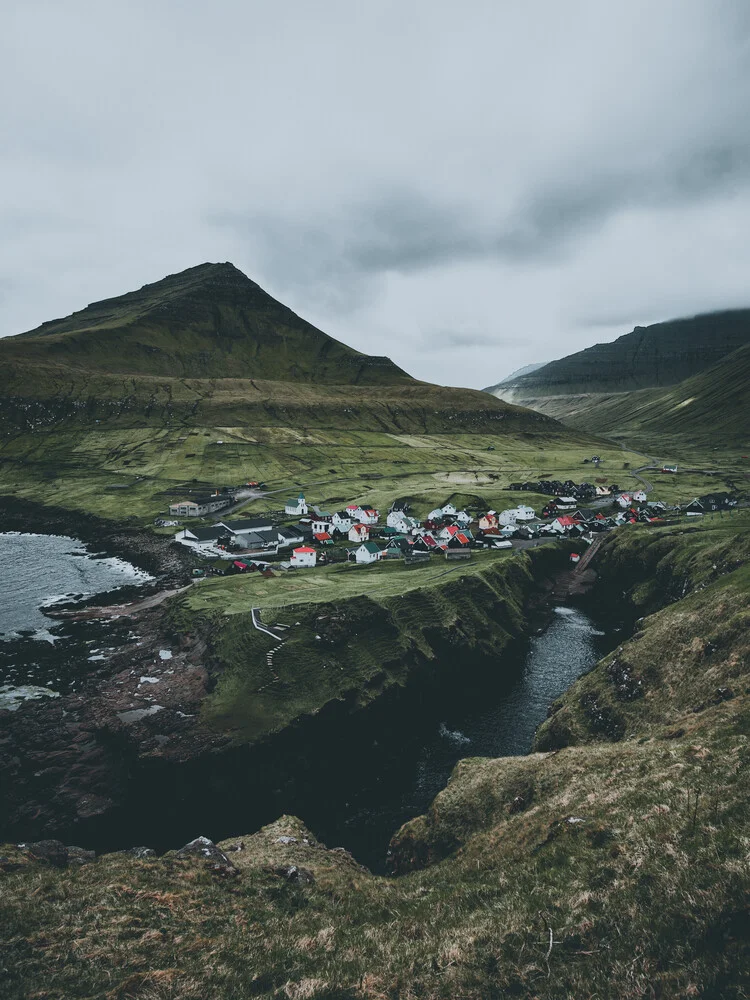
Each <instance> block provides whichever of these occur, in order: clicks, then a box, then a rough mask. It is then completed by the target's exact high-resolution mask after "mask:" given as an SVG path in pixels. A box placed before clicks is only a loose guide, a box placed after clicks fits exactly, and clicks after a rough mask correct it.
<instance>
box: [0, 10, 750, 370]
mask: <svg viewBox="0 0 750 1000" xmlns="http://www.w3.org/2000/svg"><path fill="white" fill-rule="evenodd" d="M0 86H1V87H2V94H3V100H2V101H1V102H0V334H2V335H7V334H12V333H19V332H21V331H22V330H26V329H29V328H31V327H34V326H36V325H37V324H39V323H40V322H42V321H43V320H46V319H52V318H54V317H56V316H61V315H65V314H67V313H69V312H72V311H73V310H74V309H76V308H81V307H82V306H84V305H85V304H86V303H88V302H91V301H94V300H96V299H101V298H105V297H108V296H111V295H116V294H119V293H121V292H125V291H128V290H130V289H132V288H136V287H139V286H141V285H143V284H145V283H146V282H150V281H155V280H157V279H158V278H161V277H163V276H164V275H165V274H168V273H172V272H175V271H180V270H182V269H183V268H185V267H190V266H192V265H194V264H198V263H201V262H203V261H207V260H210V261H224V260H230V261H232V262H233V263H234V264H236V266H237V267H239V268H240V269H241V270H242V271H244V272H245V273H246V274H248V275H249V276H250V277H252V278H253V279H254V280H256V281H258V282H259V283H260V284H261V285H263V287H264V288H266V289H267V290H268V291H269V292H270V293H271V294H273V295H275V296H276V297H277V298H280V299H282V300H283V301H284V302H285V303H287V304H288V305H290V306H291V307H292V308H293V309H294V310H295V311H297V312H298V313H300V314H301V315H303V316H304V317H305V318H306V319H309V320H310V321H311V322H313V323H315V324H316V325H317V326H319V327H321V328H322V329H323V330H325V331H326V332H328V333H330V334H332V335H333V336H336V337H338V338H339V339H341V340H343V341H345V342H346V343H348V344H351V345H352V346H354V347H357V348H359V349H360V350H363V351H366V352H368V353H372V354H388V355H390V356H391V357H392V358H393V359H394V360H395V361H396V362H397V363H398V364H400V365H402V366H403V367H404V368H406V369H407V370H408V371H409V372H411V373H412V374H413V375H415V376H417V377H418V378H423V379H427V380H430V381H436V382H442V383H447V384H453V385H467V386H474V387H477V388H480V387H482V386H485V385H487V384H489V383H492V382H496V381H498V380H499V379H500V378H502V377H503V376H505V375H507V374H509V373H510V372H511V371H512V370H513V369H515V368H517V367H519V366H520V365H524V364H528V363H532V362H538V361H545V360H551V359H553V358H555V357H561V356H563V355H565V354H568V353H570V352H571V351H573V350H578V349H580V348H582V347H586V346H588V345H590V344H593V343H596V342H600V341H603V340H612V339H614V337H616V336H618V335H620V334H621V333H626V332H628V331H629V330H631V329H632V327H633V326H634V325H636V324H639V323H640V324H645V323H649V322H653V321H657V320H660V319H668V318H671V317H675V316H679V315H689V314H693V313H696V312H701V311H706V310H711V309H716V308H727V307H732V306H743V305H750V284H749V276H750V239H748V235H747V234H748V233H749V232H750V128H748V121H749V120H750V116H749V111H750V2H749V0H627V2H619V3H616V2H614V0H612V2H602V0H536V2H534V3H528V4H527V3H518V2H516V0H469V2H467V3H464V4H455V3H448V2H445V0H424V2H423V0H408V2H404V0H398V2H395V0H394V2H391V0H378V2H373V3H358V2H352V0H291V2H287V3H279V2H278V0H275V2H270V0H269V2H267V3H266V2H254V0H212V2H211V3H206V2H205V0H203V2H200V3H199V2H196V0H181V2H180V3H174V2H173V0H169V2H167V0H143V2H141V0H128V2H127V3H125V2H121V3H118V4H115V3H107V2H102V0H91V2H89V0H66V2H65V3H60V2H59V0H45V2H42V0H5V3H4V4H3V15H2V31H1V32H0Z"/></svg>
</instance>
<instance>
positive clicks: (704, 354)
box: [486, 309, 750, 404]
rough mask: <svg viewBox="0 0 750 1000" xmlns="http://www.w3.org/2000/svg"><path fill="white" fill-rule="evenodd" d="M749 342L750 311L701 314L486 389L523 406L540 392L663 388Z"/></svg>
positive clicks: (636, 331) (642, 330) (633, 334)
mask: <svg viewBox="0 0 750 1000" xmlns="http://www.w3.org/2000/svg"><path fill="white" fill-rule="evenodd" d="M749 341H750V310H749V309H737V310H732V311H727V312H717V313H707V314H705V315H701V316H692V317H690V318H689V319H677V320H671V321H670V322H668V323H656V324H654V325H653V326H646V327H636V328H635V329H634V330H633V331H632V332H631V333H627V334H625V335H624V336H622V337H618V338H617V340H614V341H612V342H611V343H609V344H596V345H595V346H594V347H588V348H586V350H583V351H577V352H576V353H575V354H570V355H569V356H568V357H566V358H561V359H560V360H559V361H552V362H550V363H549V364H547V365H544V366H543V367H542V368H539V369H537V370H536V371H534V372H530V373H529V374H526V375H522V376H520V377H518V378H516V379H513V380H506V381H505V382H503V383H500V384H499V385H496V386H492V387H491V388H490V389H488V390H486V391H488V392H496V393H497V394H498V395H500V396H502V398H503V399H508V400H510V401H512V402H516V403H521V404H526V401H527V400H530V399H536V398H539V397H544V396H557V395H570V394H579V393H601V392H607V393H612V392H625V391H631V390H633V389H645V388H649V387H652V386H669V385H675V384H676V383H678V382H681V381H682V380H683V379H686V378H691V377H692V376H693V375H696V374H698V373H699V372H702V371H705V370H706V369H707V368H709V367H711V366H712V365H714V364H715V363H716V362H717V361H720V360H721V358H723V357H725V356H726V355H728V354H731V352H732V351H734V350H737V348H739V347H742V346H743V345H744V344H747V343H748V342H749Z"/></svg>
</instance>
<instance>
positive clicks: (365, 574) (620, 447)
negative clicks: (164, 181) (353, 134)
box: [0, 264, 750, 1000]
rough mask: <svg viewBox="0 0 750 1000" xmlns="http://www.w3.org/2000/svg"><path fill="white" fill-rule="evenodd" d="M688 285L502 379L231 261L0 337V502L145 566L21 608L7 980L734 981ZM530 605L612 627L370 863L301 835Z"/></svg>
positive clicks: (713, 425) (421, 985)
mask: <svg viewBox="0 0 750 1000" xmlns="http://www.w3.org/2000/svg"><path fill="white" fill-rule="evenodd" d="M717 317H718V318H711V317H709V318H706V317H703V318H700V317H699V318H695V319H694V320H686V321H675V323H673V324H663V325H662V328H659V329H656V328H649V329H648V330H646V331H645V332H644V331H634V334H631V335H627V336H626V337H624V338H621V340H620V341H617V342H615V344H614V345H609V347H610V349H609V350H604V351H603V352H601V351H600V352H599V354H598V355H596V354H595V356H594V361H593V362H592V361H591V358H590V357H587V358H586V359H584V362H581V359H580V358H579V357H578V356H576V355H573V356H571V357H570V358H568V359H564V360H563V361H561V362H553V363H552V364H551V365H547V366H543V367H541V368H537V369H536V370H534V371H530V372H528V373H527V374H524V375H520V376H519V377H518V379H517V380H516V381H515V383H513V384H512V385H510V387H508V385H507V384H506V383H503V384H501V385H500V386H495V387H493V390H492V392H495V393H498V394H500V395H502V396H504V397H505V398H498V396H497V395H493V394H492V392H490V391H487V392H478V391H473V390H467V389H456V388H446V387H441V386H433V385H430V384H427V383H423V382H419V381H417V380H415V379H412V378H411V377H410V376H409V375H408V374H407V373H405V372H403V371H402V370H401V369H399V368H398V367H397V366H395V365H394V364H393V363H392V362H391V361H389V359H387V358H378V357H370V356H368V355H363V354H360V353H359V352H356V351H354V350H352V349H351V348H349V347H347V346H346V345H345V344H343V343H340V342H338V341H335V340H333V339H332V338H330V337H327V335H326V334H324V333H323V332H322V331H319V330H317V329H316V328H314V327H313V326H311V325H310V324H308V323H306V322H305V321H304V320H303V319H301V318H300V317H298V316H296V315H295V314H294V313H292V312H291V311H290V310H288V309H287V308H286V307H285V306H283V305H282V304H281V303H278V302H276V301H275V300H274V299H273V298H271V296H269V295H267V293H265V292H264V291H263V290H262V289H260V288H259V286H258V285H256V284H255V283H254V282H252V281H251V280H250V279H248V278H246V277H245V276H244V275H242V274H241V272H239V271H237V269H236V268H234V267H233V266H232V265H230V264H204V265H200V266H198V267H195V268H191V269H190V270H188V271H186V272H183V273H181V274H177V275H170V276H168V277H167V278H165V279H163V280H162V281H159V282H156V283H154V284H152V285H147V286H145V287H144V288H142V289H140V290H138V291H136V292H131V293H128V294H126V295H123V296H121V297H118V298H116V299H109V300H106V301H103V302H99V303H94V304H92V305H90V306H89V307H87V308H86V309H83V310H81V311H80V312H78V313H74V314H73V315H72V316H70V317H68V318H66V319H62V320H55V321H52V322H50V323H46V324H44V325H43V326H42V327H40V328H38V329H37V330H34V331H31V332H29V333H26V334H21V335H20V336H17V337H11V338H6V339H4V340H0V359H1V360H2V363H3V371H4V375H5V377H4V381H3V385H2V386H1V387H0V419H1V420H2V429H3V436H2V440H1V441H0V469H1V470H2V488H1V489H0V494H1V495H0V516H2V518H3V529H2V530H4V531H5V532H8V531H19V532H27V533H28V532H33V533H40V534H42V535H45V534H58V535H66V536H71V537H75V538H77V539H80V540H82V541H83V542H85V543H86V544H87V545H88V547H89V550H90V551H91V552H92V553H102V552H104V553H107V554H108V555H117V556H119V557H120V558H122V559H125V560H127V561H128V562H130V563H132V564H133V565H135V566H137V567H139V568H141V569H143V570H146V571H147V572H148V573H150V574H151V575H152V576H153V581H152V583H151V584H150V585H149V586H148V587H146V588H145V589H144V588H140V589H138V590H136V591H133V592H127V593H125V592H123V593H120V594H119V595H118V594H117V592H115V593H114V594H111V595H100V596H99V597H97V596H93V597H92V596H89V597H88V599H86V600H81V599H71V600H68V601H67V602H66V603H64V604H59V605H58V606H57V607H56V608H55V609H53V612H54V614H55V615H56V617H54V618H52V619H51V621H52V622H53V624H52V626H51V627H52V629H53V634H54V636H57V639H56V643H57V645H56V646H55V644H54V643H53V644H52V645H53V646H54V647H55V648H54V649H53V650H51V651H49V653H47V654H45V655H48V656H50V657H52V658H53V659H54V661H55V666H56V667H57V668H58V669H57V671H56V673H54V674H53V673H50V677H54V678H56V681H59V690H56V691H55V692H54V693H55V694H56V695H58V696H57V697H45V698H42V697H39V698H37V699H35V700H29V701H26V702H24V703H23V704H21V706H20V707H18V708H16V710H15V711H2V710H0V773H2V775H3V781H2V787H1V788H0V835H1V837H2V839H3V840H5V841H6V843H5V845H4V846H3V847H2V848H1V849H0V925H1V926H2V927H3V935H2V942H0V968H1V969H2V975H3V976H4V977H5V986H4V996H7V997H9V998H19V1000H20V998H21V997H24V998H27V997H32V996H33V997H36V998H50V1000H51V998H53V997H54V998H56V997H80V998H82V1000H83V998H93V997H100V996H106V997H111V998H123V1000H124V998H130V997H143V998H144V1000H157V998H158V1000H161V998H167V997H177V996H179V997H181V998H187V1000H192V998H194V1000H203V998H205V997H207V996H211V997H214V996H215V997H226V998H232V1000H234V998H237V997H255V996H268V997H288V998H298V1000H302V998H311V1000H312V998H318V1000H323V998H327V1000H353V998H362V1000H364V998H371V1000H382V998H394V1000H395V998H397V997H399V998H407V997H414V998H417V997H420V998H421V997H430V998H455V997H462V998H477V1000H478V998H486V997H495V996H497V997H500V996H521V997H523V996H535V997H549V998H553V997H567V996H576V997H598V996H606V997H621V998H632V997H638V996H649V995H650V996H662V997H672V996H675V997H676V996H685V997H689V996H705V997H722V998H723V997H728V998H736V1000H740V998H741V997H743V996H745V992H744V991H745V990H746V985H747V975H748V968H749V967H750V966H749V964H748V959H749V958H750V955H748V941H749V940H750V935H748V933H747V930H748V927H750V909H749V908H748V888H749V887H750V871H749V870H748V855H747V842H748V827H749V821H750V805H749V799H748V792H749V791H750V789H748V787H747V785H748V781H747V774H748V767H747V765H748V753H750V749H749V747H748V736H749V735H750V726H749V722H750V677H749V676H748V663H749V662H750V661H749V660H748V657H749V656H750V648H749V647H748V637H749V636H750V611H749V608H750V602H749V601H748V596H749V595H750V570H749V568H748V567H749V566H750V532H749V531H748V528H750V514H749V513H748V510H747V500H748V484H749V483H750V462H748V460H747V457H746V455H747V451H748V441H747V424H746V420H747V403H748V399H747V381H746V379H745V377H744V375H743V372H744V367H743V366H744V363H745V360H746V355H747V349H748V347H747V342H748V317H747V315H746V314H745V313H742V312H736V313H726V314H717ZM681 324H682V325H681ZM717 324H718V327H717ZM717 329H720V331H721V335H720V336H719V335H716V336H715V335H714V334H716V331H717ZM628 337H631V338H634V340H630V341H628ZM635 340H637V342H638V345H639V346H638V349H637V350H631V348H632V345H633V344H634V342H635ZM623 341H624V342H625V343H624V346H623V343H621V342H623ZM680 345H682V348H684V350H682V357H681V360H680V361H679V363H677V361H676V360H675V359H676V358H678V356H680V351H681V346H680ZM591 350H592V351H594V352H596V350H597V349H591ZM583 353H584V354H585V353H586V352H583ZM623 357H625V358H627V359H628V362H627V363H628V365H630V368H629V369H628V371H629V374H628V375H627V377H625V376H624V375H623V372H624V371H625V367H624V365H623V361H622V358H623ZM655 358H657V359H662V358H663V359H665V361H664V364H662V363H661V361H660V363H659V364H658V365H656V363H655V362H654V359H655ZM592 365H593V367H592ZM587 366H588V367H587ZM657 368H658V370H659V372H660V373H661V374H659V376H658V378H657V379H656V381H653V380H652V381H651V382H649V381H648V378H649V377H652V376H653V372H654V371H655V370H656V369H657ZM547 369H549V370H547ZM667 369H669V370H670V371H671V372H672V374H671V375H669V376H666V375H664V374H663V373H664V371H665V370H667ZM581 372H583V373H584V375H581V374H580V373H581ZM649 372H650V373H651V376H649V374H648V373H649ZM616 373H619V374H616ZM531 406H533V407H535V408H534V409H532V408H530V407H531ZM730 412H731V413H732V415H733V419H732V421H731V423H727V424H724V423H723V422H722V421H723V417H722V416H721V415H722V414H725V413H730ZM667 469H674V470H675V471H662V470H667ZM567 492H572V493H574V494H575V495H574V496H573V497H568V496H566V493H567ZM568 501H571V502H570V503H568ZM295 503H297V504H298V505H299V506H298V508H294V504H295ZM180 504H182V506H183V508H184V509H185V510H187V509H188V508H187V506H186V505H189V504H193V505H194V507H195V511H196V516H195V517H191V516H189V515H184V516H179V515H174V514H172V513H170V507H172V508H179V506H180ZM290 505H291V506H290ZM303 505H304V511H303V510H302V507H303ZM211 506H213V507H214V508H215V509H213V510H209V507H211ZM198 508H200V511H199V510H198ZM292 509H294V510H295V511H297V513H295V514H294V515H292V513H290V511H292ZM529 510H530V511H531V514H530V515H529V514H528V513H527V512H528V511H529ZM543 510H547V511H548V516H547V517H542V516H541V514H542V513H543ZM300 512H301V513H300ZM514 512H515V513H514ZM334 513H335V514H336V515H337V517H338V518H339V520H338V521H337V522H336V524H337V525H339V527H337V528H336V530H334V527H335V526H334V520H333V514H334ZM347 514H351V517H350V518H349V520H350V521H351V524H350V526H348V527H341V526H342V525H344V524H345V522H346V515H347ZM464 514H465V519H463V520H462V519H461V515H464ZM372 515H375V516H374V520H373V516H372ZM394 515H395V516H394ZM504 515H508V516H507V517H504ZM493 518H494V521H493ZM174 520H177V521H178V522H179V523H177V524H173V523H169V522H171V521H174ZM245 522H248V523H247V526H245V527H243V525H245ZM251 524H252V525H254V527H251V526H250V525H251ZM233 525H234V529H233V528H232V526H233ZM266 525H268V526H269V527H267V526H266ZM356 525H359V526H360V527H359V528H358V527H356ZM227 526H228V527H227ZM321 526H322V527H323V528H324V530H323V531H316V530H315V529H316V527H321ZM326 526H328V528H327V530H325V529H326ZM361 526H365V527H367V534H368V540H366V541H364V542H363V543H362V544H363V546H364V547H365V548H366V549H367V546H368V545H370V546H371V548H370V549H368V550H367V551H369V553H370V555H371V556H372V559H369V557H367V556H366V555H364V554H363V555H362V558H361V559H360V558H359V556H358V555H357V552H358V550H359V542H357V543H356V544H355V543H353V541H352V536H351V535H350V534H348V533H349V532H350V531H354V533H355V534H356V535H357V537H358V538H359V534H360V533H363V531H364V528H363V527H361ZM284 531H288V532H291V535H293V536H294V537H295V538H296V537H297V536H296V535H295V532H297V531H300V532H301V535H300V536H299V537H300V538H301V539H302V544H298V542H293V543H291V544H290V546H289V547H288V548H285V547H284V544H285V543H284V542H283V541H282V539H283V537H284V536H283V532H284ZM189 532H192V536H191V537H188V533H189ZM227 532H229V533H227ZM243 532H244V534H243ZM252 532H255V534H254V535H253V536H252V538H251V537H250V536H251V533H252ZM271 536H273V538H275V541H274V540H273V538H272V537H271ZM318 536H328V537H327V538H326V539H321V538H320V537H318ZM290 537H291V536H290ZM428 537H429V538H431V539H432V540H433V542H434V546H432V545H431V544H430V543H428V542H427V540H426V539H427V538H428ZM363 538H364V534H363ZM460 538H463V539H464V541H460ZM238 539H239V541H238ZM253 546H255V548H253ZM274 546H275V548H274ZM372 546H374V548H372ZM306 550H307V551H309V552H310V553H312V554H313V556H311V557H309V558H310V562H311V564H314V565H312V568H309V569H307V568H295V557H296V555H297V552H298V551H300V552H305V551H306ZM302 564H306V563H304V561H302V562H301V565H302ZM68 597H69V598H72V595H68ZM560 606H562V607H563V608H564V609H565V608H569V607H576V608H581V609H583V610H585V611H586V613H587V614H589V615H591V616H592V620H593V621H596V622H600V623H602V627H603V629H605V630H609V632H608V634H610V635H611V636H612V637H613V638H612V642H611V643H610V644H609V646H608V649H609V651H608V652H607V653H606V655H605V656H604V657H603V658H602V659H601V660H599V662H596V661H595V660H593V661H592V662H591V663H590V666H589V668H588V670H587V671H586V672H585V673H584V674H583V676H581V677H580V678H579V679H578V680H577V681H576V682H575V683H574V684H573V685H572V687H571V688H570V689H569V690H568V691H567V692H565V693H564V694H562V695H561V697H559V698H558V699H557V700H555V701H554V702H553V703H552V704H551V705H550V706H549V712H548V717H547V719H546V721H543V722H542V724H541V725H540V726H539V728H538V730H537V732H536V736H535V739H534V746H533V748H531V749H532V752H531V753H528V754H525V755H522V756H514V757H501V758H496V757H472V756H467V758H466V759H464V760H460V761H459V763H458V764H457V765H456V767H455V769H454V771H453V773H452V775H451V777H450V780H449V781H448V783H447V786H446V787H445V788H444V789H443V790H442V791H440V792H439V794H438V795H437V797H436V798H434V801H432V803H431V804H430V805H429V806H428V807H427V808H426V811H425V812H424V813H423V814H422V815H419V816H410V817H409V818H408V820H407V822H406V823H405V824H404V825H403V826H402V827H401V828H400V829H398V830H396V829H394V830H393V831H392V839H391V842H390V846H389V847H388V855H387V863H386V858H385V848H386V846H387V845H385V844H384V845H383V848H384V850H383V855H384V858H383V862H384V863H383V864H382V865H381V866H376V865H373V866H372V867H371V868H368V867H365V866H364V865H363V864H362V863H361V861H362V859H361V858H358V857H356V856H353V855H352V854H351V853H349V851H347V850H346V849H344V847H341V846H339V845H337V844H333V843H332V844H327V845H326V844H324V843H322V842H321V839H319V838H320V831H319V830H317V829H316V828H315V826H313V824H311V823H310V822H309V820H308V818H307V816H308V815H315V816H320V815H321V814H322V813H323V812H324V811H325V806H326V803H327V801H328V800H327V799H326V798H325V796H326V794H327V791H328V789H327V786H330V788H331V789H332V788H333V787H334V786H335V787H337V788H339V787H342V788H345V787H346V786H347V783H348V784H349V785H351V787H352V791H353V794H354V792H355V790H356V788H357V786H358V784H361V783H362V782H363V781H364V780H365V775H367V779H368V780H373V782H374V781H375V779H376V778H377V775H378V773H380V772H379V770H378V769H382V774H383V775H385V776H386V777H385V778H383V780H385V781H388V780H395V779H392V778H391V779H389V778H388V777H387V775H388V774H391V775H393V774H395V772H396V771H397V770H398V761H399V758H400V757H402V758H403V760H406V759H407V758H408V757H409V755H410V754H411V753H412V752H413V747H414V746H415V745H416V744H417V743H418V742H419V740H420V739H422V737H423V731H424V728H425V727H427V728H429V727H432V728H433V729H434V728H436V727H437V724H438V722H439V721H440V720H441V718H443V717H444V713H445V712H446V710H447V706H449V705H450V704H451V703H457V702H459V701H461V700H462V699H466V700H467V701H468V702H471V703H472V704H475V703H476V704H481V702H482V701H483V700H488V699H490V698H502V697H503V696H504V692H506V691H507V690H508V689H509V688H510V687H511V686H512V685H513V684H514V683H515V682H516V681H517V680H518V678H519V677H520V676H521V674H522V670H523V666H522V664H523V655H524V652H523V651H524V650H525V649H526V648H527V646H528V641H529V637H530V636H531V635H536V634H538V633H540V632H543V631H544V629H545V628H546V627H547V626H548V624H549V619H550V616H551V613H552V609H553V608H555V607H558V608H559V607H560ZM616 630H619V631H616ZM94 636H95V637H96V640H95V641H96V649H99V648H100V647H101V648H102V649H104V650H105V653H104V654H102V655H101V656H99V654H96V655H95V657H93V658H92V657H90V656H88V653H90V647H91V644H92V643H93V642H94V638H93V637H94ZM110 639H111V641H110ZM12 642H13V643H14V646H13V649H14V655H16V658H18V657H20V658H21V659H22V660H23V662H24V663H25V662H26V660H24V659H23V658H24V657H26V658H28V662H29V663H30V664H31V663H36V662H37V660H38V655H37V652H36V650H37V646H38V644H39V640H38V639H36V638H34V637H33V636H30V635H16V636H14V637H12ZM35 644H37V645H35ZM3 646H5V647H7V648H10V647H8V637H6V641H5V642H4V643H3ZM66 657H67V659H66ZM30 669H31V668H30ZM441 713H443V714H441ZM460 735H461V734H458V736H460ZM468 750H469V752H470V748H468ZM389 769H390V770H389ZM368 787H369V786H368ZM373 787H375V784H373ZM335 801H337V800H336V799H335V797H334V796H333V794H331V798H330V802H331V803H334V802H335ZM289 804H292V805H293V804H299V805H300V806H301V807H302V809H300V810H297V812H299V813H300V814H299V815H292V814H291V812H292V810H291V808H289V809H287V808H286V807H287V805H289ZM237 818H240V819H241V820H242V821H246V822H247V823H248V826H247V827H242V826H238V827H237V828H235V826H234V822H235V820H236V819H237ZM323 822H324V821H323ZM399 822H400V820H399ZM201 837H202V838H204V839H200V838H201ZM196 838H199V839H196ZM208 838H212V839H208ZM213 841H216V843H214V842H213ZM376 868H377V871H375V869H376Z"/></svg>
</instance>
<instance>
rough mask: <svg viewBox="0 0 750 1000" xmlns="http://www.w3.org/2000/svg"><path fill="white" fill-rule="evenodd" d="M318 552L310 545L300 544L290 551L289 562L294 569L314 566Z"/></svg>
mask: <svg viewBox="0 0 750 1000" xmlns="http://www.w3.org/2000/svg"><path fill="white" fill-rule="evenodd" d="M317 558H318V554H317V552H316V551H315V549H314V548H313V547H312V546H311V545H302V546H300V548H298V549H294V550H293V551H292V557H291V559H290V560H289V562H290V564H291V565H292V566H294V567H295V568H296V569H311V568H312V567H313V566H315V562H316V560H317Z"/></svg>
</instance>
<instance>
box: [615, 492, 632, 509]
mask: <svg viewBox="0 0 750 1000" xmlns="http://www.w3.org/2000/svg"><path fill="white" fill-rule="evenodd" d="M617 502H618V503H619V505H620V506H621V507H622V508H623V510H624V509H625V508H626V507H629V506H630V505H631V503H632V502H633V497H632V496H631V495H630V494H629V493H621V494H620V496H619V497H618V498H617Z"/></svg>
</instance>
